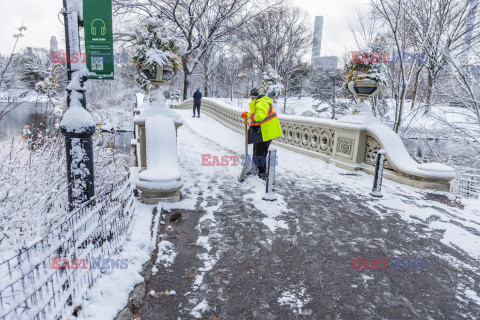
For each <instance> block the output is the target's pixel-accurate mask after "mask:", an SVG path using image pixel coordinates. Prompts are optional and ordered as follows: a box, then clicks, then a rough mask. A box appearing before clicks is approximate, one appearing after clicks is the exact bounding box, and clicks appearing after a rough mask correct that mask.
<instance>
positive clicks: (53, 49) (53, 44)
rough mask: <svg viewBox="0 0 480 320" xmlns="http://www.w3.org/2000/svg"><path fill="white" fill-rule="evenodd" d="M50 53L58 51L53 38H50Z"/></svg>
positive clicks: (56, 42)
mask: <svg viewBox="0 0 480 320" xmlns="http://www.w3.org/2000/svg"><path fill="white" fill-rule="evenodd" d="M50 51H58V41H57V38H56V37H55V36H52V37H51V38H50Z"/></svg>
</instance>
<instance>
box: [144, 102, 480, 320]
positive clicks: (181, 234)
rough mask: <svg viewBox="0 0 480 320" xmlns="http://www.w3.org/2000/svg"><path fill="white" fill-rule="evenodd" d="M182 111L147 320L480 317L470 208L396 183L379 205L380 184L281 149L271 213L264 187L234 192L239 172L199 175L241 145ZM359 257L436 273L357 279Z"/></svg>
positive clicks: (476, 232)
mask: <svg viewBox="0 0 480 320" xmlns="http://www.w3.org/2000/svg"><path fill="white" fill-rule="evenodd" d="M177 112H178V113H179V114H181V115H182V117H183V119H184V120H185V125H184V126H183V127H181V128H180V129H179V132H178V154H179V158H180V166H181V168H182V174H183V177H184V180H185V187H184V189H183V190H182V196H183V198H184V200H182V202H181V203H179V204H174V205H164V206H163V207H164V209H168V208H172V211H171V212H170V213H168V214H167V215H166V222H167V223H166V225H165V226H164V228H163V231H164V235H163V239H164V240H163V245H161V246H160V247H161V248H163V250H164V252H163V251H162V252H160V256H159V261H158V262H159V263H158V264H157V268H158V269H159V271H158V273H157V275H156V276H154V277H153V278H152V281H151V283H150V285H149V289H148V291H151V290H152V292H151V293H152V294H151V295H148V296H147V298H146V300H145V304H144V305H143V306H142V308H141V309H140V311H139V313H138V315H139V316H140V317H141V319H162V316H164V319H195V318H199V319H200V318H201V319H209V318H210V319H215V318H213V317H214V316H215V317H217V318H218V319H222V320H224V319H296V318H299V319H337V318H338V319H352V318H358V319H377V318H378V319H379V318H383V319H405V318H421V319H429V318H431V319H441V318H451V319H452V318H455V319H459V318H467V319H478V318H480V289H479V284H480V273H479V269H480V213H479V212H478V211H475V209H474V205H473V204H472V205H471V206H468V207H466V208H464V209H461V208H460V207H455V206H454V205H457V206H459V204H456V203H452V202H450V201H448V199H446V198H445V197H443V196H442V195H438V194H429V193H427V192H425V191H421V190H418V189H414V188H411V187H408V186H404V185H400V184H397V183H394V182H391V181H388V180H386V181H385V182H384V188H383V191H384V195H385V197H384V198H383V199H381V200H378V199H373V198H371V197H370V196H368V194H369V192H370V188H371V184H372V176H369V175H366V174H364V173H355V174H354V173H349V172H346V171H343V170H341V169H338V168H336V167H335V166H334V165H332V164H326V163H324V162H323V161H321V160H319V159H314V158H310V157H307V156H303V155H300V154H296V153H294V152H291V151H288V150H284V149H282V148H279V151H278V156H279V165H278V167H277V194H278V196H279V200H278V201H277V202H274V203H271V202H264V201H262V200H261V197H262V195H263V192H264V189H265V185H264V182H262V181H260V180H259V179H258V178H256V177H250V178H248V179H247V180H246V181H245V182H244V183H242V184H240V183H238V182H237V178H238V174H239V172H240V170H241V167H240V166H202V154H211V155H213V156H218V157H222V156H234V155H240V154H242V153H243V141H244V138H243V137H242V136H241V135H239V134H237V133H234V132H232V131H230V130H229V129H227V128H225V127H224V126H222V125H221V124H219V123H218V122H217V121H215V120H212V119H210V118H209V117H208V116H205V115H202V118H200V119H198V118H191V111H181V110H180V111H177ZM173 208H175V209H173ZM178 214H182V218H181V219H179V220H176V218H178ZM170 220H172V221H170ZM172 247H173V248H174V251H172ZM162 254H163V255H162ZM352 257H361V258H363V259H369V261H371V260H372V259H390V261H391V260H392V258H395V257H403V258H410V259H427V260H428V269H426V270H399V269H392V268H389V269H387V270H385V269H374V270H355V269H352ZM172 261H173V263H171V262H172ZM167 262H168V263H167ZM166 290H168V291H169V292H170V293H171V291H172V290H173V291H175V293H176V294H175V295H168V294H164V293H165V292H166ZM155 293H156V294H155Z"/></svg>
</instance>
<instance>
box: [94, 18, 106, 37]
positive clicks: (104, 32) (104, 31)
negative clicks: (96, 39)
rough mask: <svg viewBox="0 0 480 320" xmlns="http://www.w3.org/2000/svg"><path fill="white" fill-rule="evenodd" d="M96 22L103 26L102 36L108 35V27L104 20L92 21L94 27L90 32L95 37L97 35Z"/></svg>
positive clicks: (101, 29)
mask: <svg viewBox="0 0 480 320" xmlns="http://www.w3.org/2000/svg"><path fill="white" fill-rule="evenodd" d="M95 22H98V23H97V24H98V25H101V26H102V27H101V28H100V34H101V35H102V36H104V35H105V34H106V33H107V26H106V25H105V22H104V21H103V20H102V19H95V20H93V21H92V26H91V28H90V32H91V33H92V35H94V36H96V35H97V27H95V26H94V24H95Z"/></svg>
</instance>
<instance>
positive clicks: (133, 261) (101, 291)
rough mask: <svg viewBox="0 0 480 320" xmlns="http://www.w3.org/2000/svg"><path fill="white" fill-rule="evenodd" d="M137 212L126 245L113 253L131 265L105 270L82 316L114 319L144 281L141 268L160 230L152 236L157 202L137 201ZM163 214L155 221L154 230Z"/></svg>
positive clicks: (84, 300)
mask: <svg viewBox="0 0 480 320" xmlns="http://www.w3.org/2000/svg"><path fill="white" fill-rule="evenodd" d="M136 205H137V208H138V210H137V213H136V214H135V216H134V217H133V221H132V225H133V226H132V230H131V232H130V235H129V236H128V238H127V241H126V243H125V244H124V245H123V251H122V252H120V253H118V254H117V255H114V256H112V257H110V258H111V259H128V268H127V269H113V270H108V271H107V272H104V273H102V275H101V276H100V278H99V279H98V280H97V281H96V282H95V284H94V285H93V287H92V288H90V289H89V290H88V291H87V294H86V296H85V297H84V299H83V300H82V301H79V303H78V304H75V305H79V304H81V305H82V310H81V312H80V315H79V317H78V319H89V320H93V319H99V320H105V319H113V318H114V317H115V316H116V315H117V313H118V312H119V311H120V310H122V309H123V308H124V307H125V305H126V304H127V302H128V296H129V294H130V292H131V291H132V290H133V288H134V286H135V285H137V284H138V283H140V282H142V281H143V278H142V276H141V275H140V272H141V271H142V266H143V264H144V263H145V262H147V261H148V260H149V259H150V253H151V252H152V250H153V249H154V245H155V239H156V237H157V234H156V231H155V232H154V234H153V236H151V233H150V230H151V227H152V226H151V224H152V210H153V206H148V205H143V204H141V203H139V202H138V201H137V203H136ZM159 218H160V214H157V216H156V218H155V221H154V222H153V224H154V227H153V230H157V229H156V226H157V225H158V221H159Z"/></svg>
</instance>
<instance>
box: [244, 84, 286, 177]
mask: <svg viewBox="0 0 480 320" xmlns="http://www.w3.org/2000/svg"><path fill="white" fill-rule="evenodd" d="M250 98H251V99H252V102H250V103H249V107H250V112H247V111H245V112H243V113H242V115H241V117H242V118H245V117H247V119H250V128H249V129H248V143H249V144H252V143H253V158H252V162H253V165H252V170H251V171H250V172H249V173H247V174H250V175H252V174H258V176H259V177H260V178H261V179H264V180H266V179H267V154H268V148H269V147H270V143H271V142H272V140H273V139H275V138H278V137H281V136H282V135H283V134H282V128H281V126H280V121H279V120H278V117H277V113H276V112H275V110H274V109H273V101H272V99H270V98H269V97H266V96H265V95H263V94H262V93H261V92H260V90H258V89H256V88H255V89H253V90H252V91H251V92H250Z"/></svg>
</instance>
